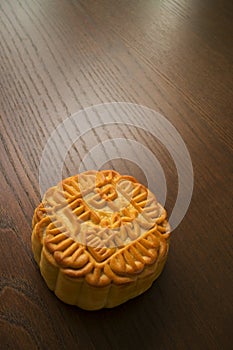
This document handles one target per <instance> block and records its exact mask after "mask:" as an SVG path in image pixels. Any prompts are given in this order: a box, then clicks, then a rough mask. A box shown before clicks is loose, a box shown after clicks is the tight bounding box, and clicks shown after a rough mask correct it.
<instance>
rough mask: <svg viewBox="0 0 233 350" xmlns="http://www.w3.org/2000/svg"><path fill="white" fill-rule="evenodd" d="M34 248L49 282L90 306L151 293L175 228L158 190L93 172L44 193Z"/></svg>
mask: <svg viewBox="0 0 233 350" xmlns="http://www.w3.org/2000/svg"><path fill="white" fill-rule="evenodd" d="M32 226H33V231H32V250H33V254H34V258H35V260H36V262H37V264H38V266H39V268H40V272H41V275H42V276H43V278H44V280H45V282H46V284H47V286H48V288H49V289H50V290H52V291H53V292H54V293H55V295H56V296H57V297H58V298H59V299H60V300H62V301H63V302H65V303H68V304H71V305H76V306H78V307H80V308H82V309H86V310H98V309H101V308H112V307H115V306H117V305H120V304H122V303H124V302H126V301H127V300H129V299H131V298H134V297H136V296H138V295H140V294H142V293H143V292H145V291H146V290H147V289H148V288H150V286H151V285H152V283H153V282H154V280H155V279H156V278H157V277H158V276H159V275H160V273H161V272H162V270H163V267H164V265H165V262H166V259H167V254H168V248H169V240H170V226H169V224H168V221H167V213H166V210H165V209H164V208H163V207H162V205H160V204H159V203H158V201H157V199H156V197H155V195H154V194H153V193H152V192H151V191H150V190H149V189H148V188H147V187H145V186H144V185H142V184H141V183H139V182H138V181H137V180H136V179H135V178H134V177H133V176H128V175H121V174H119V173H118V172H116V171H113V170H102V171H87V172H84V173H80V174H77V175H75V176H71V177H69V178H66V179H64V180H62V181H61V182H60V183H59V184H58V185H57V186H54V187H51V188H49V189H48V190H47V192H46V193H45V195H44V197H43V199H42V202H41V203H40V205H39V206H38V207H37V208H36V210H35V212H34V216H33V222H32Z"/></svg>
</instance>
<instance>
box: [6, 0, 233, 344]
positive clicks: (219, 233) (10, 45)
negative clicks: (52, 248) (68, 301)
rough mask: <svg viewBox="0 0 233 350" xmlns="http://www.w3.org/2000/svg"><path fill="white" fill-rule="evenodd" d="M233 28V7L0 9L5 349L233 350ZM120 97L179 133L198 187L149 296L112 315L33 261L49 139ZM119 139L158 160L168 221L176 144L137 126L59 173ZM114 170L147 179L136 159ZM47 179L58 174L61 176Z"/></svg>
mask: <svg viewBox="0 0 233 350" xmlns="http://www.w3.org/2000/svg"><path fill="white" fill-rule="evenodd" d="M232 23H233V3H232V2H231V1H227V0H223V1H220V0H212V1H210V0H205V1H201V0H198V1H190V2H187V1H184V0H180V1H175V0H168V1H163V2H161V1H152V0H149V1H143V0H139V1H129V0H124V1H123V0H117V1H107V0H99V1H98V2H97V1H94V0H85V1H83V0H80V1H78V0H73V1H69V2H68V1H65V0H53V1H46V0H38V1H37V0H30V1H27V0H14V1H7V0H2V1H1V2H0V131H1V132H0V154H1V156H0V176H1V189H2V190H1V191H0V247H1V254H0V269H1V270H0V273H1V279H0V327H1V328H0V344H1V348H2V349H71V348H74V349H85V350H86V349H101V350H102V349H120V348H122V349H131V348H134V347H136V346H137V347H138V348H143V349H148V350H150V349H152V348H155V349H172V350H173V349H179V350H180V349H205V350H206V349H211V350H213V349H224V350H225V349H226V350H228V349H231V347H232V342H233V338H232V316H233V309H232V287H233V281H232V275H233V274H232V272H233V271H232V229H231V223H232V220H231V218H232V195H233V185H232V173H233V162H232V159H233V158H232V148H233V147H232V146H233V142H232V135H233V132H232V131H233V128H232V120H233V119H232V110H233V103H232V102H233V64H232V62H233V46H232V37H233V25H232ZM113 101H125V102H133V103H137V104H141V105H144V106H147V107H149V108H152V109H154V110H156V111H159V112H160V113H161V114H162V115H164V116H165V117H166V118H167V120H169V121H170V122H171V123H172V124H173V125H174V126H175V127H176V129H177V130H178V131H179V133H180V135H181V136H182V138H183V140H184V142H185V144H186V146H187V148H188V150H189V152H190V156H191V159H192V163H193V169H194V191H193V197H192V202H191V205H190V207H189V210H188V212H187V214H186V216H185V217H184V219H183V221H182V223H181V224H180V226H179V227H178V228H177V229H176V230H175V231H174V232H173V237H172V244H171V250H170V254H169V259H168V262H167V266H166V268H165V270H164V273H163V274H162V276H161V277H160V278H159V280H158V281H157V282H156V283H154V285H153V286H152V288H151V289H150V290H149V291H148V292H146V293H145V294H144V295H142V296H140V297H138V298H136V299H135V300H132V301H129V302H127V303H126V304H124V305H122V306H120V307H117V308H115V309H112V310H101V311H99V312H86V311H83V310H80V309H78V308H74V307H71V306H68V305H65V304H63V303H62V302H60V301H59V300H58V299H57V298H56V297H55V296H54V295H53V294H52V293H51V292H50V291H49V290H48V289H47V287H46V286H45V284H44V282H43V280H42V278H41V277H40V274H39V270H38V268H37V266H36V264H35V262H34V260H33V257H32V252H31V238H30V237H31V219H32V215H33V210H34V208H35V207H36V206H37V204H38V203H39V202H40V188H39V177H38V172H39V165H40V160H41V156H42V151H43V148H44V146H45V144H46V141H47V140H48V138H49V136H50V135H51V133H52V131H53V130H54V129H55V128H56V126H58V125H59V123H61V122H62V121H64V120H65V119H66V118H67V117H70V116H71V115H72V114H73V113H75V112H77V111H80V110H81V109H83V108H85V107H88V106H92V105H95V104H100V103H106V102H113ZM98 118H100V119H99V120H100V121H101V116H98ZM87 120H88V118H87ZM89 122H90V120H89ZM77 128H78V127H77ZM75 131H77V132H78V129H77V130H76V129H75V130H74V132H75ZM64 133H65V134H64V135H65V137H66V138H67V139H69V138H70V137H71V136H70V135H69V130H65V131H64ZM117 137H123V138H129V139H134V140H136V141H138V142H140V143H141V144H143V145H144V146H145V147H146V148H147V149H149V150H150V151H151V152H153V154H154V155H155V156H156V157H157V159H158V160H159V162H160V164H161V166H162V168H163V170H164V173H165V175H166V181H167V187H168V194H167V201H166V207H167V209H168V212H169V214H170V213H171V212H172V208H173V206H174V204H175V200H176V196H177V191H178V180H177V173H176V168H175V165H174V163H173V161H172V159H171V157H170V156H169V153H168V151H167V150H166V147H164V146H163V145H161V143H160V142H158V140H156V139H155V138H154V137H153V136H152V135H150V134H149V133H147V132H145V131H143V130H139V129H138V128H136V127H129V126H126V125H117V126H116V125H115V126H114V125H111V126H103V127H99V128H96V129H94V130H90V131H89V132H88V133H86V134H85V135H83V137H82V138H80V139H79V140H77V142H75V143H74V144H73V146H72V148H71V149H70V150H69V152H68V154H67V157H66V160H65V164H64V169H63V176H69V175H72V174H74V173H76V172H77V171H78V169H79V165H80V162H81V160H82V159H83V157H84V156H85V154H87V152H88V151H89V150H90V149H91V148H92V147H94V146H96V145H98V144H99V143H101V142H103V141H105V140H108V139H110V138H117ZM168 142H169V139H168ZM63 143H64V140H63V139H62V138H61V146H62V145H63ZM145 156H146V155H145ZM93 161H95V159H94V160H93ZM104 167H105V168H108V167H112V168H115V169H116V170H119V171H120V172H122V173H123V172H125V173H131V174H133V175H134V176H135V177H138V179H139V180H140V181H141V182H143V183H145V184H147V183H146V181H147V179H146V177H145V174H144V173H143V169H140V167H139V166H137V165H136V164H133V163H132V162H130V161H128V160H125V159H117V160H110V161H109V162H107V163H106V164H105V165H104ZM47 171H48V176H49V177H50V178H51V179H54V180H55V178H56V177H55V169H51V168H49V167H48V170H47ZM152 171H153V166H152ZM155 192H156V189H155Z"/></svg>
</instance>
